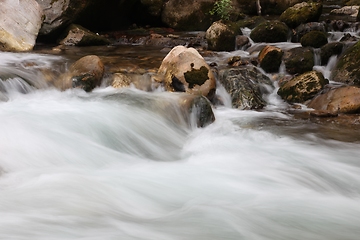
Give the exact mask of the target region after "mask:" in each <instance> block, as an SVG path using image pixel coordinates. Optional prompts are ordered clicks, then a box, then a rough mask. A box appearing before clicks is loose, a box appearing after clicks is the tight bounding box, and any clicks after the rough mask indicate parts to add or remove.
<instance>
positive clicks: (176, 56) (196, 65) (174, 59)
mask: <svg viewBox="0 0 360 240" xmlns="http://www.w3.org/2000/svg"><path fill="white" fill-rule="evenodd" d="M157 77H158V81H161V82H163V84H164V87H165V89H166V90H167V91H171V92H187V93H191V94H198V95H203V96H205V97H207V98H208V99H210V100H211V99H212V98H213V97H214V95H215V90H216V81H215V76H214V74H213V73H212V71H211V69H210V67H209V65H208V64H207V63H206V62H205V60H204V58H203V57H202V56H201V55H200V54H199V52H198V51H196V50H195V49H194V48H186V47H184V46H176V47H174V48H173V49H172V50H171V51H170V52H169V53H168V55H166V57H165V58H164V60H163V61H162V63H161V66H160V68H159V70H158V76H157Z"/></svg>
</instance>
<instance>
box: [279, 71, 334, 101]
mask: <svg viewBox="0 0 360 240" xmlns="http://www.w3.org/2000/svg"><path fill="white" fill-rule="evenodd" d="M328 83H329V81H328V80H327V79H325V78H324V76H323V75H322V73H320V72H317V71H311V72H307V73H304V74H302V75H299V76H297V77H295V78H293V79H291V80H289V81H287V82H285V83H284V84H283V85H282V86H281V87H280V88H279V90H278V95H280V96H281V97H282V98H283V99H284V100H285V101H287V102H290V103H294V102H299V103H302V102H304V101H306V100H308V99H310V98H312V97H314V96H315V95H316V94H317V93H318V92H319V91H320V90H321V89H323V87H324V86H325V85H326V84H328Z"/></svg>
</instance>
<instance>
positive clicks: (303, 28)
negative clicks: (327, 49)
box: [291, 22, 327, 42]
mask: <svg viewBox="0 0 360 240" xmlns="http://www.w3.org/2000/svg"><path fill="white" fill-rule="evenodd" d="M311 31H320V32H324V33H326V32H327V28H326V25H325V24H324V23H319V22H309V23H305V24H300V25H299V26H298V27H296V28H295V30H294V31H293V36H292V37H291V41H292V42H300V39H301V38H302V37H303V36H304V35H305V34H307V33H309V32H311Z"/></svg>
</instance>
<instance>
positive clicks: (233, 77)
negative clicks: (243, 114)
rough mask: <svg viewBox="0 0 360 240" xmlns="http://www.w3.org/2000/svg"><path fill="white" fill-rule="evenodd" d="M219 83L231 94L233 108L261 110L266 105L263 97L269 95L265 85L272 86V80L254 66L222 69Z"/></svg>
mask: <svg viewBox="0 0 360 240" xmlns="http://www.w3.org/2000/svg"><path fill="white" fill-rule="evenodd" d="M219 81H220V83H221V84H222V85H223V86H224V88H225V89H226V91H227V92H228V93H229V94H230V97H231V101H232V107H233V108H239V109H261V108H263V107H264V106H265V105H266V101H265V100H264V99H263V97H262V95H263V94H265V93H267V90H266V87H264V85H268V86H272V82H271V80H270V79H269V78H268V77H267V76H266V75H264V74H262V73H261V72H260V71H259V70H258V69H257V68H256V67H254V66H241V67H238V68H230V69H222V70H220V71H219Z"/></svg>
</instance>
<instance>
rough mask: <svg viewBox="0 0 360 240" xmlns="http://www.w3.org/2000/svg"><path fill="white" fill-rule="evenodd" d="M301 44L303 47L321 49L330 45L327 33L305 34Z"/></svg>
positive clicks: (312, 32) (313, 32)
mask: <svg viewBox="0 0 360 240" xmlns="http://www.w3.org/2000/svg"><path fill="white" fill-rule="evenodd" d="M300 43H301V45H302V46H303V47H313V48H319V47H322V46H324V45H325V44H327V43H328V40H327V36H326V33H324V32H321V31H311V32H308V33H307V34H305V35H304V36H303V37H302V38H301V39H300Z"/></svg>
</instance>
